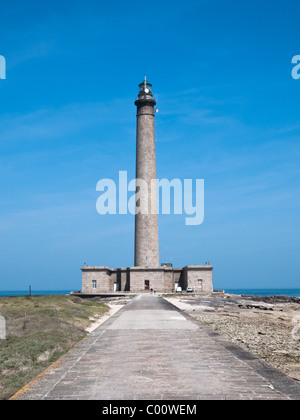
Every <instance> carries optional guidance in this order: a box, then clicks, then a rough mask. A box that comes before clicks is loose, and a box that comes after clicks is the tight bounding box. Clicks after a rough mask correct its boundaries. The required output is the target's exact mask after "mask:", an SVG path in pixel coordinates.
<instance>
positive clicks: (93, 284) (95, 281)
mask: <svg viewBox="0 0 300 420" xmlns="http://www.w3.org/2000/svg"><path fill="white" fill-rule="evenodd" d="M92 287H93V289H96V287H97V280H92Z"/></svg>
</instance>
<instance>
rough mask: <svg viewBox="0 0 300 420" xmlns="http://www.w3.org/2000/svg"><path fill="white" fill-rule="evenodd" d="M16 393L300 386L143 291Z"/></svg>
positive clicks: (150, 394) (155, 394)
mask: <svg viewBox="0 0 300 420" xmlns="http://www.w3.org/2000/svg"><path fill="white" fill-rule="evenodd" d="M14 398H15V399H52V400H53V399H71V400H75V399H90V400H91V399H94V400H95V399H98V400H161V399H164V400H184V399H186V400H187V399H189V400H205V399H210V400H211V399H272V400H276V399H300V386H299V385H298V383H296V381H294V380H292V379H290V378H288V377H287V376H285V375H283V374H282V373H280V372H279V371H277V370H276V369H274V368H272V367H270V366H269V365H267V364H266V363H265V362H263V361H262V360H260V359H257V358H256V357H255V356H253V355H252V354H250V353H248V352H246V351H244V350H242V349H241V348H240V347H238V346H236V345H234V344H232V343H231V342H229V341H226V340H225V339H224V338H222V337H221V336H220V335H218V334H216V333H215V332H213V331H212V330H210V329H209V328H208V327H206V326H204V325H203V324H201V323H199V322H198V321H196V320H194V319H193V318H191V317H189V316H188V315H186V314H185V313H183V312H182V311H180V310H179V309H178V308H175V307H174V306H173V305H171V304H170V303H169V302H167V301H165V300H164V299H163V298H161V297H158V296H155V295H139V296H137V297H136V298H134V299H133V300H132V301H130V302H129V303H128V304H127V305H126V306H125V307H124V308H123V309H121V310H120V311H119V312H117V313H116V314H115V315H114V316H112V317H111V318H110V319H109V320H107V321H106V322H105V323H104V324H103V325H102V326H100V327H99V328H97V329H96V330H95V331H93V332H92V333H91V334H89V335H88V337H87V338H86V339H84V340H82V341H81V342H80V343H79V344H78V345H77V346H75V348H74V349H72V350H71V351H70V352H68V353H67V354H66V355H65V356H63V357H62V358H61V359H59V361H58V362H56V363H54V364H53V365H52V366H51V367H50V368H49V369H48V370H47V371H46V372H44V373H43V374H41V375H39V376H38V378H37V379H36V380H34V381H32V382H31V383H30V384H28V385H27V386H26V387H24V388H23V389H22V390H21V391H19V393H17V394H16V395H15V396H14Z"/></svg>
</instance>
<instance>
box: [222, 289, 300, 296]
mask: <svg viewBox="0 0 300 420" xmlns="http://www.w3.org/2000/svg"><path fill="white" fill-rule="evenodd" d="M225 293H232V294H234V295H252V296H290V297H300V289H225Z"/></svg>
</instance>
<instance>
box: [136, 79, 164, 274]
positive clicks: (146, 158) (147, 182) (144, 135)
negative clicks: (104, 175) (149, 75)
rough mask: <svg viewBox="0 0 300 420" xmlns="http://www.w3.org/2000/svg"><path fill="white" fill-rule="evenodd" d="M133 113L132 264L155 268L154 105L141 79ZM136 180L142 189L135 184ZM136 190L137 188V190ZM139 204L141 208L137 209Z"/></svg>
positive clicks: (156, 229)
mask: <svg viewBox="0 0 300 420" xmlns="http://www.w3.org/2000/svg"><path fill="white" fill-rule="evenodd" d="M135 105H136V107H137V114H136V179H137V196H138V194H139V199H138V200H137V201H136V212H135V213H136V214H135V252H134V265H135V267H158V266H159V244H158V223H157V190H156V188H157V187H156V182H155V180H156V156H155V124H154V117H155V105H156V101H155V99H153V93H152V85H151V83H149V82H148V81H147V79H146V76H145V79H144V81H143V82H142V83H140V84H139V92H138V99H137V100H136V101H135ZM138 180H141V182H143V185H144V186H145V188H140V187H139V186H138ZM139 189H140V191H139ZM141 207H143V208H141Z"/></svg>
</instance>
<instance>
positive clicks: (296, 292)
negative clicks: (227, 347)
mask: <svg viewBox="0 0 300 420" xmlns="http://www.w3.org/2000/svg"><path fill="white" fill-rule="evenodd" d="M224 290H225V293H232V294H235V295H253V296H291V297H300V289H226V288H225V289H224ZM70 291H71V290H32V291H31V295H32V296H38V295H69V294H70ZM28 295H29V291H28V290H2V291H1V290H0V296H28Z"/></svg>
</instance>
